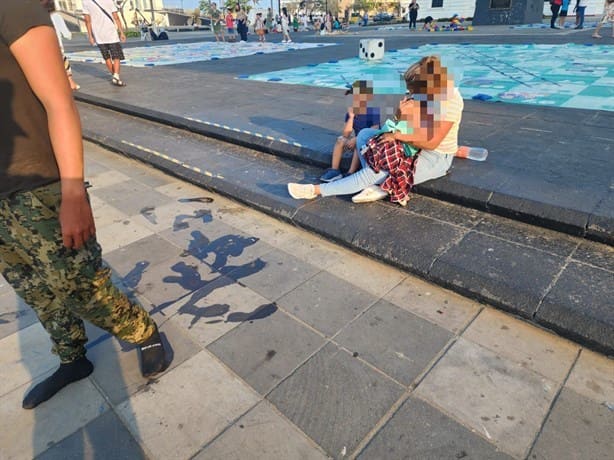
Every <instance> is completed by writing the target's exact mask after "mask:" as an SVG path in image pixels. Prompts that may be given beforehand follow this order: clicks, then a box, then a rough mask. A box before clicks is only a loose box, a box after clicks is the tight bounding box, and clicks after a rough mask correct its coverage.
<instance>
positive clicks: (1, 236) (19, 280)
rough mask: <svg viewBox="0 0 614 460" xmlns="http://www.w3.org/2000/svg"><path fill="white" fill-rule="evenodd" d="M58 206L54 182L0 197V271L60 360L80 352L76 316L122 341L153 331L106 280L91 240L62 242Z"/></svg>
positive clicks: (82, 333)
mask: <svg viewBox="0 0 614 460" xmlns="http://www.w3.org/2000/svg"><path fill="white" fill-rule="evenodd" d="M59 205H60V184H59V182H56V183H53V184H51V185H48V186H43V187H39V188H37V189H34V190H31V191H27V192H21V193H17V194H15V195H13V196H11V197H10V198H8V199H4V200H0V220H1V221H2V223H3V225H1V226H0V271H1V272H2V274H3V275H4V277H5V278H6V280H7V281H8V282H9V284H11V286H13V288H14V289H15V291H16V292H17V294H18V295H19V296H20V297H21V298H22V299H24V300H25V301H26V303H28V304H29V305H31V306H32V308H33V309H34V311H35V312H36V315H37V316H38V319H39V320H40V322H41V323H42V324H43V326H44V327H45V329H46V330H47V332H49V334H50V336H51V340H52V341H53V351H54V353H56V354H57V355H58V356H59V357H60V361H61V362H62V363H70V362H73V361H76V360H77V359H79V358H82V357H83V356H85V344H86V342H87V336H86V335H85V328H84V326H83V321H82V319H81V318H83V319H85V320H87V321H89V322H90V323H92V324H94V325H95V326H98V327H99V328H101V329H104V330H105V331H107V332H109V333H111V334H113V335H114V336H116V337H117V338H119V339H121V340H124V341H126V342H130V343H141V342H143V341H144V340H145V339H147V338H148V337H150V336H151V335H152V334H153V333H154V330H155V325H154V322H153V320H152V319H151V317H150V316H149V314H148V313H147V312H146V311H145V310H143V308H141V307H140V306H139V305H135V304H134V303H131V302H130V300H129V299H128V298H127V296H126V295H125V294H124V293H122V292H121V291H119V289H118V288H117V287H115V286H114V285H113V284H112V283H111V270H110V269H109V268H108V267H105V266H103V264H102V258H101V249H100V245H99V244H98V243H97V242H96V239H95V238H90V239H89V240H88V241H87V242H86V243H85V245H84V247H83V248H82V249H80V250H75V249H69V248H66V247H64V246H63V244H62V233H61V229H60V225H59V221H58V219H57V210H58V208H59Z"/></svg>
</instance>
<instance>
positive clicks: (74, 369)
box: [22, 356, 94, 409]
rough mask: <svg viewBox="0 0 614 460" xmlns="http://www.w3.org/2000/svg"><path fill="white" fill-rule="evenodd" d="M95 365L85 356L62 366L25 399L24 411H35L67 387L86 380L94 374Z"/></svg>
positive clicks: (33, 389)
mask: <svg viewBox="0 0 614 460" xmlns="http://www.w3.org/2000/svg"><path fill="white" fill-rule="evenodd" d="M93 370H94V365H93V364H92V363H91V361H90V360H88V359H87V358H86V357H85V356H83V357H82V358H79V359H77V360H76V361H73V362H72V363H66V364H60V367H59V369H58V370H57V371H55V372H54V373H53V374H52V375H51V376H49V377H47V378H46V379H45V380H43V381H42V382H41V383H39V384H38V385H36V386H35V387H34V388H32V390H30V392H29V393H28V394H27V395H26V397H25V398H24V399H23V403H22V406H23V408H24V409H34V408H35V407H36V406H38V405H39V404H40V403H42V402H44V401H47V400H48V399H49V398H51V397H52V396H53V395H54V394H56V393H57V392H58V391H60V390H61V389H62V388H64V387H65V386H66V385H68V384H71V383H73V382H76V381H77V380H81V379H84V378H85V377H87V376H88V375H90V374H91V373H92V371H93Z"/></svg>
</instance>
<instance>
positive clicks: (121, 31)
mask: <svg viewBox="0 0 614 460" xmlns="http://www.w3.org/2000/svg"><path fill="white" fill-rule="evenodd" d="M113 21H115V27H117V30H119V39H120V40H121V41H123V42H125V41H126V35H125V34H124V26H122V22H121V21H120V20H119V15H118V14H117V12H114V13H113Z"/></svg>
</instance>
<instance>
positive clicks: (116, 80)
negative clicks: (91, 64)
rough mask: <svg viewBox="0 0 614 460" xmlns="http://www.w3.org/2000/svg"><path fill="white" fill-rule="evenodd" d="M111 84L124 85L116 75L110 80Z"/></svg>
mask: <svg viewBox="0 0 614 460" xmlns="http://www.w3.org/2000/svg"><path fill="white" fill-rule="evenodd" d="M111 84H113V85H115V86H126V84H125V83H124V82H123V81H121V80H120V79H119V78H117V77H113V79H112V80H111Z"/></svg>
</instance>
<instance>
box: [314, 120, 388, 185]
mask: <svg viewBox="0 0 614 460" xmlns="http://www.w3.org/2000/svg"><path fill="white" fill-rule="evenodd" d="M377 132H378V130H377V129H373V128H365V129H361V130H360V132H359V133H358V136H356V148H357V149H358V152H360V153H359V155H358V157H359V158H360V164H361V166H362V169H361V170H360V171H357V172H355V173H354V174H350V175H349V176H347V177H344V178H343V179H340V180H336V181H334V182H328V183H326V184H320V194H321V195H322V196H332V195H351V194H354V193H358V192H361V191H363V190H364V189H365V188H367V187H368V186H369V185H379V184H381V183H382V182H384V181H385V180H386V177H388V171H383V170H382V171H380V172H378V173H376V172H375V171H373V169H371V167H370V166H369V165H368V164H367V161H366V160H365V157H364V156H363V154H362V149H363V147H364V146H365V145H366V144H367V141H368V140H369V139H371V138H372V137H373V136H374V135H375V133H377Z"/></svg>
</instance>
